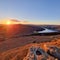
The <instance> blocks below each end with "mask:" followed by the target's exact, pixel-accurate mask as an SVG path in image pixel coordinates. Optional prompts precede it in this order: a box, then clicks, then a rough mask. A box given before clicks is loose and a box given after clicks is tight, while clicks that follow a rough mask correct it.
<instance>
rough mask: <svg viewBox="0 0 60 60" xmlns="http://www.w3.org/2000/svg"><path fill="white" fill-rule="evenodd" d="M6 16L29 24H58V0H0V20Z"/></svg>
mask: <svg viewBox="0 0 60 60" xmlns="http://www.w3.org/2000/svg"><path fill="white" fill-rule="evenodd" d="M6 18H13V19H17V20H20V21H27V22H28V23H31V24H60V0H0V21H1V20H3V19H6Z"/></svg>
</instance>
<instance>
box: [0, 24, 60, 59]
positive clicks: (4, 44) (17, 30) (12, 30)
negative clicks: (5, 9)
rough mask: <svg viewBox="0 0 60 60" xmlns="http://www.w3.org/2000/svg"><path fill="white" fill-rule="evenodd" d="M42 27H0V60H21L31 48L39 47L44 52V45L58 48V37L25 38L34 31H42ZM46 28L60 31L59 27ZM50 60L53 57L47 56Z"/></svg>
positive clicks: (59, 40) (59, 38)
mask: <svg viewBox="0 0 60 60" xmlns="http://www.w3.org/2000/svg"><path fill="white" fill-rule="evenodd" d="M47 26H48V25H46V26H44V25H41V26H35V25H11V26H5V25H3V26H2V25H1V26H0V60H23V59H24V58H25V57H26V56H27V54H28V51H29V48H30V47H32V46H34V47H35V46H39V47H41V48H42V49H43V50H45V48H44V45H45V44H46V45H47V46H57V47H59V48H60V35H50V36H25V35H29V34H31V33H33V32H34V31H35V30H42V29H43V28H42V27H47ZM47 28H50V29H55V30H60V26H58V25H57V26H56V25H54V26H52V25H50V26H48V27H47ZM49 58H51V59H52V60H54V59H55V58H54V57H51V56H49ZM51 59H50V60H51Z"/></svg>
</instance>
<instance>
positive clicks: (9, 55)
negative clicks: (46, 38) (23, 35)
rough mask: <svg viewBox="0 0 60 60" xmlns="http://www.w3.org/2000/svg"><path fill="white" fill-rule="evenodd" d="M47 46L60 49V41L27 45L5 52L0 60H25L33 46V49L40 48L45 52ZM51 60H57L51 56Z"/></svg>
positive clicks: (0, 55) (0, 56)
mask: <svg viewBox="0 0 60 60" xmlns="http://www.w3.org/2000/svg"><path fill="white" fill-rule="evenodd" d="M45 45H47V46H57V47H59V48H60V39H55V40H52V41H51V42H46V43H44V42H43V43H31V44H27V45H25V46H22V47H17V48H15V49H11V50H8V51H5V52H3V53H2V54H0V60H23V59H24V58H25V57H26V56H27V54H28V53H29V49H30V48H31V47H32V46H33V47H40V48H42V49H43V50H44V51H47V49H46V46H45ZM41 59H42V56H41V58H40V60H41ZM49 60H55V58H54V57H52V56H49Z"/></svg>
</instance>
